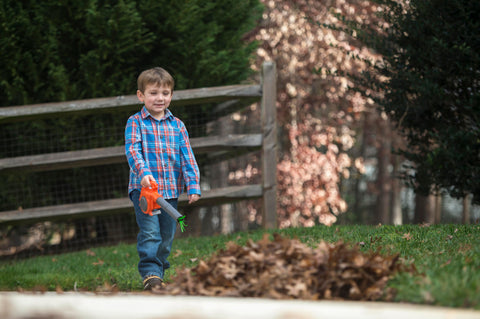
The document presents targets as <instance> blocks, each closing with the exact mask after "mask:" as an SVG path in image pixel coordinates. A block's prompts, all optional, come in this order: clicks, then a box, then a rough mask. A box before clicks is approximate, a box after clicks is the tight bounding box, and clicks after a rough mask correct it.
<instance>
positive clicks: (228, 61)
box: [0, 0, 262, 106]
mask: <svg viewBox="0 0 480 319" xmlns="http://www.w3.org/2000/svg"><path fill="white" fill-rule="evenodd" d="M261 13H262V6H261V5H260V2H259V1H258V0H242V1H236V0H220V1H202V0H188V1H187V0H176V1H166V0H155V1H152V0H121V1H72V0H42V1H33V0H29V1H28V0H26V1H17V0H5V1H2V3H1V4H0V21H2V22H1V26H0V46H1V48H2V50H1V51H0V60H1V61H2V63H0V74H1V79H0V92H1V94H0V106H6V105H22V104H32V103H40V102H51V101H61V100H72V99H83V98H92V97H102V96H112V95H118V94H129V93H130V94H133V93H134V92H135V89H136V83H135V80H136V76H137V75H138V74H139V72H141V71H142V70H143V69H145V68H148V67H151V66H158V65H160V66H163V67H165V68H166V69H168V70H169V71H171V72H172V74H173V75H174V77H175V78H176V79H177V83H178V85H177V89H183V88H192V87H201V86H213V85H223V84H232V83H238V82H239V81H242V80H244V79H245V78H246V77H247V75H248V72H249V59H250V57H251V53H252V52H253V50H254V44H246V43H245V42H244V41H242V36H243V35H244V34H245V33H246V32H248V31H250V30H251V29H253V28H254V27H255V23H256V21H257V19H258V18H259V17H260V15H261Z"/></svg>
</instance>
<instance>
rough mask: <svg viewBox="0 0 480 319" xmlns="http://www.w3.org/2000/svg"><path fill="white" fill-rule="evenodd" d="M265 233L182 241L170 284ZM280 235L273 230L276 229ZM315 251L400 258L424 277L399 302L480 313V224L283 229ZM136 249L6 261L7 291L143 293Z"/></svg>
mask: <svg viewBox="0 0 480 319" xmlns="http://www.w3.org/2000/svg"><path fill="white" fill-rule="evenodd" d="M264 232H265V231H262V230H258V231H253V232H248V233H247V232H245V233H235V234H232V235H228V236H213V237H200V238H181V239H177V240H176V241H175V242H174V246H173V250H172V254H171V257H170V262H171V264H172V268H171V269H170V270H169V271H167V277H166V280H167V281H169V280H171V278H172V277H173V276H174V275H175V268H177V269H178V267H193V266H195V265H196V264H197V263H198V261H199V260H200V259H207V258H208V257H209V256H210V255H211V254H212V253H214V252H215V251H217V250H219V249H222V248H224V247H225V244H226V243H227V242H229V241H234V242H236V243H238V244H240V245H243V244H244V243H245V242H246V241H247V239H249V238H250V239H252V240H253V241H257V240H260V239H261V238H262V236H263V234H264ZM270 232H271V233H273V231H270ZM276 232H278V233H280V234H281V235H282V236H286V237H291V238H298V239H299V240H300V241H302V242H304V243H306V244H308V245H309V246H312V247H315V246H316V245H317V244H318V243H319V242H320V241H322V240H325V241H327V242H332V243H335V242H338V241H344V242H347V243H350V244H352V245H359V246H360V247H361V250H362V251H365V252H367V251H376V250H379V251H380V252H381V253H382V254H385V255H391V254H396V253H398V254H400V257H401V259H400V260H401V262H402V263H404V264H407V265H410V264H414V265H415V267H416V269H417V270H418V273H419V274H418V275H411V274H408V273H399V274H397V275H396V276H395V277H393V278H392V279H391V280H390V281H389V284H388V286H389V287H391V288H394V289H395V290H396V292H397V294H396V299H395V300H396V301H398V302H410V303H420V304H433V305H441V306H448V307H468V308H476V309H480V225H435V226H429V227H422V226H418V225H404V226H332V227H325V226H318V227H313V228H290V229H283V230H278V231H276ZM137 261H138V257H137V253H136V248H135V245H125V244H120V245H117V246H113V247H103V248H92V249H89V250H85V251H81V252H76V253H68V254H62V255H55V256H44V257H36V258H31V259H26V260H20V261H11V262H8V261H6V262H2V263H0V290H52V291H55V290H62V291H71V290H88V291H100V290H102V289H105V290H109V289H110V290H111V287H112V286H115V287H116V288H117V289H119V290H120V291H141V289H142V286H141V281H140V278H139V275H138V273H137V269H136V264H137Z"/></svg>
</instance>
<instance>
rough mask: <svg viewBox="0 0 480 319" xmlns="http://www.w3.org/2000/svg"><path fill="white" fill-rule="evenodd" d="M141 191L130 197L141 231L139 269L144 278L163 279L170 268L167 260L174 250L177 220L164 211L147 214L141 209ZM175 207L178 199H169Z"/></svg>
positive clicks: (139, 236) (138, 239)
mask: <svg viewBox="0 0 480 319" xmlns="http://www.w3.org/2000/svg"><path fill="white" fill-rule="evenodd" d="M139 198H140V191H138V190H134V191H132V192H131V193H130V199H131V200H132V202H133V207H134V208H135V216H136V220H137V225H138V227H139V232H138V236H137V252H138V257H140V261H139V262H138V271H139V272H140V275H141V276H142V278H143V279H145V278H146V277H148V276H153V275H154V276H158V277H160V278H162V279H163V276H164V274H165V270H167V269H168V268H170V263H169V262H168V261H167V258H168V256H169V255H170V251H171V250H172V243H173V237H174V236H175V231H176V229H177V221H176V220H175V219H173V218H172V217H170V215H168V213H167V212H165V211H163V209H162V213H161V214H158V215H153V216H150V215H147V214H145V213H143V212H142V210H141V209H140V203H139ZM167 202H169V203H170V204H171V205H172V206H173V207H174V208H177V205H178V199H177V198H173V199H167Z"/></svg>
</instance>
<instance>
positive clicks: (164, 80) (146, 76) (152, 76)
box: [137, 67, 175, 93]
mask: <svg viewBox="0 0 480 319" xmlns="http://www.w3.org/2000/svg"><path fill="white" fill-rule="evenodd" d="M148 84H157V85H160V86H163V85H165V86H168V87H169V88H170V89H171V90H172V91H173V87H174V86H175V80H174V79H173V77H172V76H171V75H170V73H168V72H167V71H166V70H165V69H163V68H161V67H156V68H152V69H148V70H145V71H143V72H142V73H140V75H139V76H138V79H137V86H138V90H139V91H140V92H142V93H144V92H145V88H146V87H147V85H148Z"/></svg>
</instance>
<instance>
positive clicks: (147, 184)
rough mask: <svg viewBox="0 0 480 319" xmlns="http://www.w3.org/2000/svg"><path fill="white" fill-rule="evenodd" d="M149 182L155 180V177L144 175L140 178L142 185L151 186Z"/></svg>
mask: <svg viewBox="0 0 480 319" xmlns="http://www.w3.org/2000/svg"><path fill="white" fill-rule="evenodd" d="M150 182H155V178H153V176H152V175H146V176H145V177H143V178H142V180H141V181H140V184H141V185H142V187H151V185H150Z"/></svg>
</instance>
